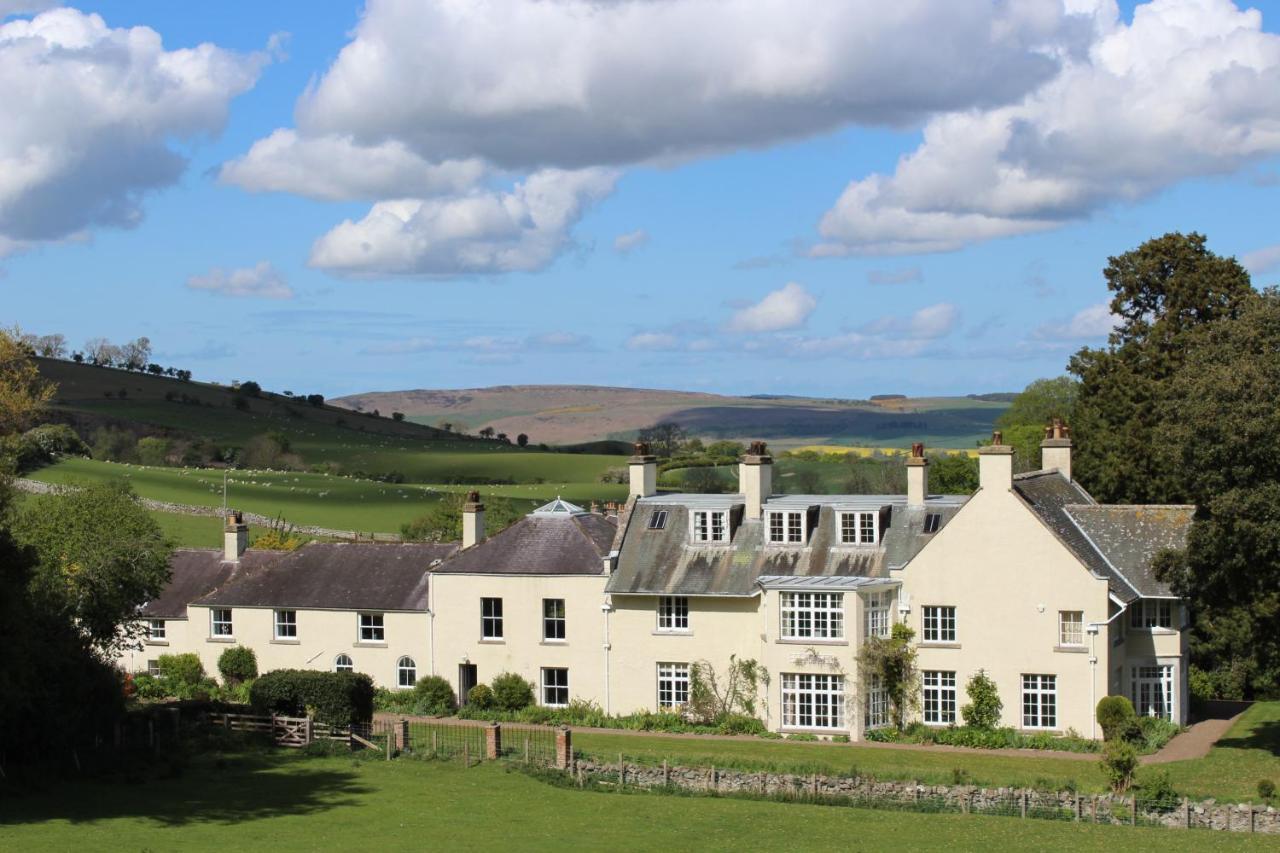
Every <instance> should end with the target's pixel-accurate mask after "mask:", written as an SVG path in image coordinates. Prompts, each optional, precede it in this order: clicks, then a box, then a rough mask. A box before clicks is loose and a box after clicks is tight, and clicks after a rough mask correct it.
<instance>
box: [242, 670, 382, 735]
mask: <svg viewBox="0 0 1280 853" xmlns="http://www.w3.org/2000/svg"><path fill="white" fill-rule="evenodd" d="M249 701H250V702H251V703H252V704H253V707H254V708H255V709H257V710H258V711H259V712H262V711H266V712H274V713H277V714H286V715H289V716H294V717H301V716H303V715H304V714H306V713H307V711H308V710H312V711H314V713H315V718H316V719H317V720H318V721H320V722H322V723H329V724H331V725H337V726H345V725H348V724H350V723H363V722H368V721H369V720H371V719H372V718H373V680H372V679H370V678H369V676H367V675H365V674H364V673H361V672H322V671H320V670H314V669H277V670H275V671H274V672H268V673H267V674H266V675H263V676H262V677H261V678H259V679H258V680H257V681H255V682H253V687H252V688H251V689H250V691H249Z"/></svg>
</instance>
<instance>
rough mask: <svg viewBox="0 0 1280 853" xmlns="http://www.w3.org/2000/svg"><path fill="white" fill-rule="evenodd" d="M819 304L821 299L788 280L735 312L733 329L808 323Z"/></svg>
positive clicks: (776, 329) (765, 329) (770, 328)
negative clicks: (755, 301)
mask: <svg viewBox="0 0 1280 853" xmlns="http://www.w3.org/2000/svg"><path fill="white" fill-rule="evenodd" d="M816 307H818V300H817V299H815V298H814V297H813V295H812V294H810V293H809V291H807V290H805V289H804V287H803V286H802V285H800V284H797V283H796V282H794V281H792V282H788V283H787V284H785V285H783V286H782V287H781V288H780V289H778V290H775V291H773V292H772V293H770V294H768V295H767V296H765V298H764V299H761V300H760V301H759V302H757V303H756V304H755V305H749V306H747V307H746V308H742V309H741V310H739V311H736V312H734V315H733V317H731V318H730V319H729V326H728V328H729V331H731V332H780V331H784V330H786V329H797V328H799V327H801V326H803V325H804V323H805V321H806V320H808V319H809V315H810V314H812V313H813V309H814V308H816Z"/></svg>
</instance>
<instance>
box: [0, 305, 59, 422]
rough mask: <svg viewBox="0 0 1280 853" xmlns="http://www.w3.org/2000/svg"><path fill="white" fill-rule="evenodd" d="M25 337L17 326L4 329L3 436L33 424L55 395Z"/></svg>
mask: <svg viewBox="0 0 1280 853" xmlns="http://www.w3.org/2000/svg"><path fill="white" fill-rule="evenodd" d="M21 339H22V333H21V332H20V331H19V330H18V329H16V328H15V329H12V330H9V331H5V330H2V329H0V435H8V434H9V433H14V432H20V431H22V430H24V429H26V428H27V427H29V426H31V424H32V422H33V421H34V420H35V419H36V417H37V416H38V415H39V414H40V412H42V411H43V410H44V407H45V404H46V403H48V402H49V400H50V399H52V398H53V394H54V385H53V384H52V383H50V382H46V381H45V380H44V378H42V377H41V376H40V370H39V368H38V367H36V363H35V361H34V360H33V359H32V357H31V352H30V350H29V349H27V347H25V346H24V345H23V344H22V342H21Z"/></svg>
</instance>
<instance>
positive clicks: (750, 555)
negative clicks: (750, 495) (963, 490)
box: [606, 495, 967, 596]
mask: <svg viewBox="0 0 1280 853" xmlns="http://www.w3.org/2000/svg"><path fill="white" fill-rule="evenodd" d="M966 500H967V498H964V497H946V498H942V499H931V500H930V501H929V503H928V505H927V506H926V507H925V508H919V509H908V508H907V506H906V500H905V499H904V498H902V497H893V496H883V495H786V496H778V497H773V498H770V499H769V500H768V501H767V502H766V504H765V510H766V513H767V511H768V510H770V509H792V510H794V509H804V510H806V511H808V510H812V511H816V514H817V519H816V524H815V525H814V527H813V530H812V532H811V533H810V534H809V541H808V542H807V543H805V544H804V545H799V544H797V545H775V544H771V543H767V542H765V522H762V521H745V520H743V521H741V522H740V523H737V524H736V527H734V525H732V524H731V534H732V538H731V541H730V542H729V543H728V544H719V543H695V542H691V541H689V518H690V516H689V513H690V512H693V511H694V510H695V508H703V507H705V508H708V509H711V508H716V507H719V508H724V507H730V508H731V510H730V517H731V518H732V519H737V518H740V511H741V507H742V505H743V497H742V496H741V495H656V496H654V497H648V498H641V499H639V500H638V501H636V502H635V503H634V505H633V506H631V508H630V512H629V513H628V514H627V518H626V530H625V533H624V534H623V537H622V547H621V549H620V553H619V555H618V565H617V568H616V569H615V570H614V572H613V575H612V576H611V577H610V578H609V584H608V586H607V587H606V591H607V592H610V593H616V594H624V595H625V594H633V595H724V596H750V595H755V594H756V593H757V592H758V589H759V584H758V583H757V582H758V581H759V580H760V578H761V577H774V578H776V577H788V578H799V577H863V578H887V577H888V576H889V570H890V569H896V568H899V567H901V566H903V565H905V564H906V563H907V562H908V561H909V560H910V559H911V558H912V557H914V556H915V555H916V553H917V552H919V550H920V549H921V548H923V547H924V545H925V544H926V543H927V542H928V541H929V540H930V539H932V538H933V535H934V534H928V533H925V532H924V523H925V517H926V516H927V515H929V514H937V515H938V516H939V523H938V525H937V528H936V530H935V531H934V533H936V532H937V530H941V529H942V528H943V527H945V526H946V523H947V522H948V521H950V520H951V518H952V517H953V516H954V515H955V514H956V512H958V511H959V509H960V507H961V506H963V505H964V502H965V501H966ZM841 509H859V510H873V511H877V512H879V513H880V515H881V525H882V533H881V541H880V543H879V544H878V545H875V546H853V545H842V544H841V543H840V541H839V539H840V535H839V528H838V525H839V517H838V515H837V513H838V512H839V511H840V510H841ZM655 512H666V513H667V518H666V524H665V526H664V527H663V528H662V529H656V530H655V529H650V527H649V524H650V520H651V519H652V518H653V515H654V513H655ZM766 517H767V516H766Z"/></svg>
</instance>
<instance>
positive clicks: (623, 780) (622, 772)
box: [618, 752, 627, 788]
mask: <svg viewBox="0 0 1280 853" xmlns="http://www.w3.org/2000/svg"><path fill="white" fill-rule="evenodd" d="M626 784H627V765H626V764H624V763H623V760H622V753H621V752H619V753H618V787H619V788H623V787H626Z"/></svg>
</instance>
